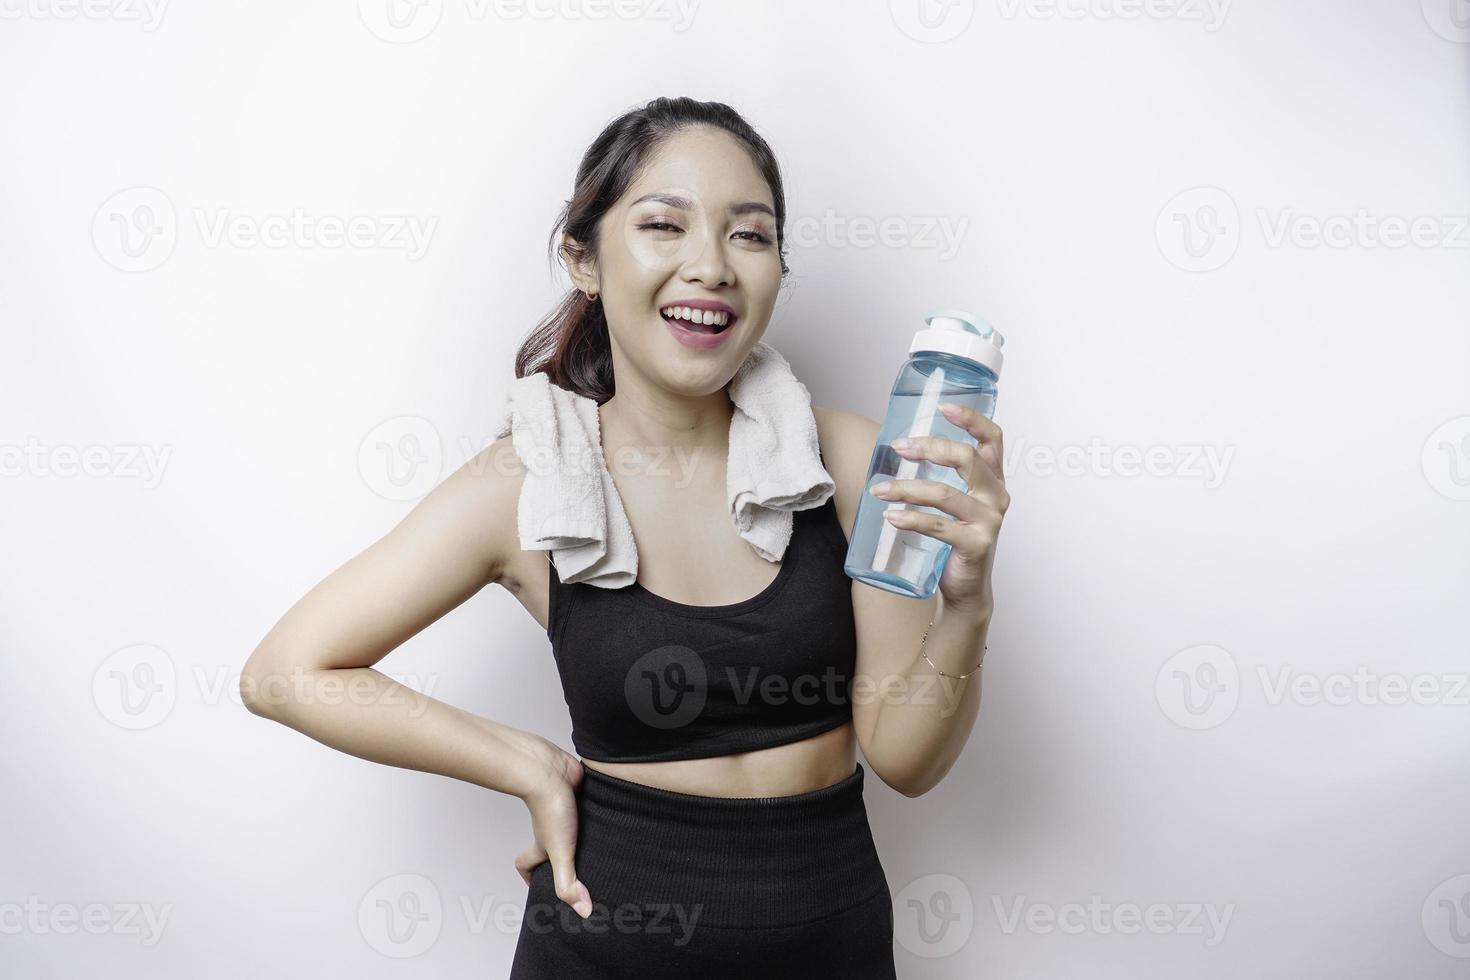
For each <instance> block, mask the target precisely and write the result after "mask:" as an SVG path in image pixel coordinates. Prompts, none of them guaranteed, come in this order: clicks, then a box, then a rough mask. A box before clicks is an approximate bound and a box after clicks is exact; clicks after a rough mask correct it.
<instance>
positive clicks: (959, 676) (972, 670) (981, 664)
mask: <svg viewBox="0 0 1470 980" xmlns="http://www.w3.org/2000/svg"><path fill="white" fill-rule="evenodd" d="M933 628H934V620H932V619H931V620H929V625H928V626H926V627H925V628H924V638H923V639H922V640H920V641H919V653H920V655H921V656H923V658H924V659H925V660H929V655H928V654H927V653H924V644H926V643H928V642H929V631H930V630H931V629H933ZM989 649H990V644H989V643H987V644H985V649H984V650H981V651H980V662H979V663H978V664H976V665H975V666H973V667H971V668H970V670H969V672H968V673H964V674H946V673H945V672H944V671H942V670H939V665H938V664H936V663H935V662H934V661H932V660H929V666H930V667H933V668H934V669H935V670H936V671H939V676H940V677H950V678H953V679H954V680H957V681H962V680H964V679H965V678H966V677H969V676H970V674H973V673H975V671H977V670H979V669H980V668H981V667H984V666H985V653H986V651H988V650H989Z"/></svg>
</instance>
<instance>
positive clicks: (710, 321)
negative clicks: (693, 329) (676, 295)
mask: <svg viewBox="0 0 1470 980" xmlns="http://www.w3.org/2000/svg"><path fill="white" fill-rule="evenodd" d="M659 312H660V313H661V314H663V315H664V316H667V317H673V318H676V319H680V320H688V321H689V322H691V323H699V324H703V325H705V326H719V327H723V326H725V325H726V324H728V323H729V322H730V314H728V313H717V312H715V311H714V310H696V309H693V308H691V307H688V306H666V307H664V308H663V309H662V310H659Z"/></svg>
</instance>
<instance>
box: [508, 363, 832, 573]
mask: <svg viewBox="0 0 1470 980" xmlns="http://www.w3.org/2000/svg"><path fill="white" fill-rule="evenodd" d="M729 390H730V401H731V402H732V403H733V404H734V412H733V414H732V415H731V418H730V455H729V458H728V460H727V461H726V496H727V500H728V503H729V508H730V521H731V524H732V525H733V526H734V528H735V531H736V533H737V534H739V535H740V536H741V537H742V538H744V539H745V540H746V541H747V542H748V543H749V544H750V546H751V548H753V549H754V550H755V552H756V554H758V555H760V556H761V557H762V558H764V559H766V560H767V561H772V562H775V561H780V560H781V556H782V555H784V554H785V553H786V545H787V544H788V543H789V542H790V540H791V531H792V524H793V518H792V512H793V511H798V510H806V509H808V508H812V507H820V506H821V505H822V504H825V503H826V502H827V498H829V497H830V496H832V494H833V492H834V491H835V489H836V484H835V483H833V481H832V477H831V476H830V475H829V474H828V473H827V470H826V468H825V467H824V466H823V465H822V462H821V459H820V455H819V449H818V440H817V422H816V417H815V416H814V415H813V414H812V408H811V394H810V392H808V391H807V388H806V385H804V384H802V383H801V382H800V381H799V380H797V378H796V376H795V375H794V374H792V372H791V365H790V364H789V363H788V362H787V361H786V359H785V358H784V357H782V356H781V354H780V353H779V352H778V351H777V350H776V349H775V348H774V347H772V346H771V345H769V344H767V343H765V342H763V341H762V342H757V343H756V345H755V346H754V347H753V348H751V351H750V354H749V355H747V356H746V359H745V361H744V362H742V363H741V365H740V367H739V369H737V370H736V372H735V376H734V377H733V378H731V380H730V389H729ZM502 415H503V417H502V421H501V422H500V424H499V426H498V428H497V431H496V433H495V437H496V438H497V439H498V438H501V437H503V436H505V435H506V434H507V433H509V434H510V436H511V443H512V445H513V446H514V448H515V452H516V455H517V456H518V457H520V460H521V463H522V464H523V465H524V466H525V467H526V479H525V482H524V483H523V484H522V486H521V493H520V499H519V504H518V512H517V516H516V529H517V533H518V535H519V538H520V544H521V547H522V548H523V549H525V550H527V551H531V550H549V551H551V553H552V557H553V559H554V564H555V565H556V570H557V575H558V576H559V577H560V579H561V580H562V581H563V582H567V583H571V582H587V583H588V584H591V585H597V586H601V587H603V588H609V589H618V588H622V587H624V586H627V585H631V584H633V583H634V582H635V581H637V579H638V547H637V545H636V544H635V543H634V540H633V529H632V526H631V525H630V524H629V523H628V516H627V512H626V511H625V510H624V509H623V502H622V499H621V498H620V497H619V496H618V490H617V486H616V484H614V483H613V479H612V474H611V473H610V472H608V469H607V462H606V459H605V457H604V455H603V451H602V433H601V424H600V422H599V419H598V415H597V403H596V402H595V401H593V400H592V399H590V398H587V397H586V396H584V395H579V394H576V393H575V392H571V391H567V390H566V389H564V388H561V387H558V386H557V385H554V384H552V383H551V382H550V379H549V378H548V377H547V376H546V375H545V374H544V373H542V372H539V371H538V372H535V373H533V374H528V375H526V376H525V377H524V378H517V379H515V380H514V381H512V382H511V384H510V387H509V389H508V390H507V392H506V396H505V402H504V408H503V413H502Z"/></svg>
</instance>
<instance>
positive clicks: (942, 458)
mask: <svg viewBox="0 0 1470 980" xmlns="http://www.w3.org/2000/svg"><path fill="white" fill-rule="evenodd" d="M893 451H894V452H896V453H898V454H899V455H900V456H902V457H903V458H904V459H922V460H927V461H929V462H931V463H934V464H936V465H938V466H948V467H951V468H952V469H953V470H954V471H955V472H956V473H958V474H959V475H960V476H961V477H962V478H963V479H964V481H965V482H966V483H969V482H970V470H971V469H973V468H974V465H975V448H974V447H973V446H971V445H969V444H968V443H964V442H959V441H957V440H955V439H946V438H945V437H944V436H906V437H903V438H899V439H895V440H893Z"/></svg>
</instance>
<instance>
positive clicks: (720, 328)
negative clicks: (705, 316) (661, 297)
mask: <svg viewBox="0 0 1470 980" xmlns="http://www.w3.org/2000/svg"><path fill="white" fill-rule="evenodd" d="M659 316H661V317H663V318H664V321H665V322H667V323H671V324H673V325H674V326H676V327H683V328H684V329H685V330H691V331H693V332H694V333H708V334H719V333H724V332H725V331H726V330H729V329H730V328H731V327H733V326H735V321H736V320H737V319H739V318H738V317H736V316H734V315H733V314H732V315H730V316H728V317H726V320H725V323H724V325H721V324H718V323H695V322H694V321H693V320H686V319H684V318H683V317H681V316H664V314H662V313H660V314H659Z"/></svg>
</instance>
